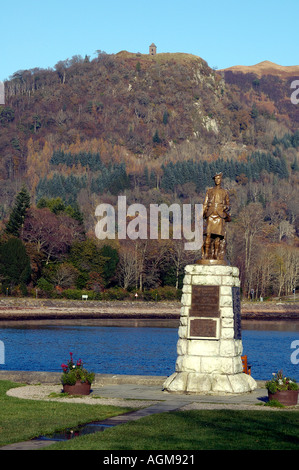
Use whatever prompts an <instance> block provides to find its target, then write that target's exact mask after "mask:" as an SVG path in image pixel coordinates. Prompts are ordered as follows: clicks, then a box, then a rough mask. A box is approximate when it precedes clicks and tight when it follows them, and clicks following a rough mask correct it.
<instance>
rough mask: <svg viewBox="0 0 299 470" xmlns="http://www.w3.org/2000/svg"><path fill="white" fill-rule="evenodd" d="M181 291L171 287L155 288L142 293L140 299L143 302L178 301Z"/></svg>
mask: <svg viewBox="0 0 299 470" xmlns="http://www.w3.org/2000/svg"><path fill="white" fill-rule="evenodd" d="M181 296H182V291H181V290H180V289H176V288H175V287H171V286H164V287H157V288H156V289H150V290H148V291H144V292H143V294H142V298H143V300H145V301H153V302H154V301H159V300H166V301H167V300H180V298H181Z"/></svg>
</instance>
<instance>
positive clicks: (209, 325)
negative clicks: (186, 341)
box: [189, 318, 218, 339]
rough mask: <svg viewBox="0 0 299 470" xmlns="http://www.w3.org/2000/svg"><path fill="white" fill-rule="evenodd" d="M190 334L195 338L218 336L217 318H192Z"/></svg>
mask: <svg viewBox="0 0 299 470" xmlns="http://www.w3.org/2000/svg"><path fill="white" fill-rule="evenodd" d="M189 336H190V337H193V338H194V337H195V338H211V339H212V338H213V339H215V338H217V336H218V332H217V320H212V319H208V318H192V319H190V325H189Z"/></svg>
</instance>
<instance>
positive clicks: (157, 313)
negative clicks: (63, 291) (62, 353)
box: [0, 297, 299, 322]
mask: <svg viewBox="0 0 299 470" xmlns="http://www.w3.org/2000/svg"><path fill="white" fill-rule="evenodd" d="M180 309H181V303H180V301H175V300H174V301H159V302H145V301H140V300H136V301H118V300H115V301H92V300H57V299H32V298H29V299H27V298H3V297H2V298H0V322H1V321H27V320H67V319H68V320H73V319H78V320H80V319H81V320H82V319H98V320H102V319H103V320H104V319H139V320H143V319H148V320H151V319H153V320H155V319H157V320H162V319H166V320H167V319H174V320H178V319H179V318H180ZM241 318H242V319H243V320H269V321H271V320H276V321H277V320H299V303H291V302H281V301H280V302H274V301H269V302H242V303H241Z"/></svg>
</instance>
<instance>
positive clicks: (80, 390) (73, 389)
mask: <svg viewBox="0 0 299 470" xmlns="http://www.w3.org/2000/svg"><path fill="white" fill-rule="evenodd" d="M63 391H64V393H69V394H70V395H89V394H90V384H89V383H88V382H83V383H82V382H76V383H75V385H68V384H65V385H63Z"/></svg>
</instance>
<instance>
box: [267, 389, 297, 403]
mask: <svg viewBox="0 0 299 470" xmlns="http://www.w3.org/2000/svg"><path fill="white" fill-rule="evenodd" d="M298 393H299V390H281V391H277V392H275V393H270V392H269V391H268V397H269V400H277V401H279V403H281V404H282V405H285V406H294V405H297V403H298Z"/></svg>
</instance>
